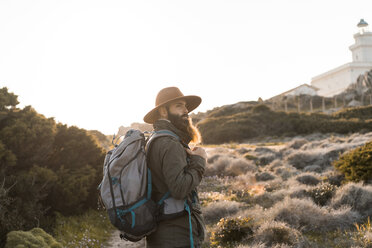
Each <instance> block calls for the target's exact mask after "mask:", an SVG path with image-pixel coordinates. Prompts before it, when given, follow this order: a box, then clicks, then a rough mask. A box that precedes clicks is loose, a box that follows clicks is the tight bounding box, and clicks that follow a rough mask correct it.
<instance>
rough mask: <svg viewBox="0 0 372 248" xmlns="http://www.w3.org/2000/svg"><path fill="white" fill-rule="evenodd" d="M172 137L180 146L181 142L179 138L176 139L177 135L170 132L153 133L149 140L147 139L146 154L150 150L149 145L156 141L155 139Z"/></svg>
mask: <svg viewBox="0 0 372 248" xmlns="http://www.w3.org/2000/svg"><path fill="white" fill-rule="evenodd" d="M166 136H168V137H174V138H176V139H177V140H178V141H179V142H181V144H182V141H181V139H180V137H178V135H177V134H175V133H174V132H172V131H169V130H159V131H154V132H153V134H152V135H151V136H150V138H149V139H148V141H147V143H146V152H147V151H149V150H150V145H151V143H152V142H153V141H154V140H156V139H157V138H160V137H166Z"/></svg>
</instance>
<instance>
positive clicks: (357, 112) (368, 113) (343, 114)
mask: <svg viewBox="0 0 372 248" xmlns="http://www.w3.org/2000/svg"><path fill="white" fill-rule="evenodd" d="M333 115H334V116H335V117H337V118H345V119H350V118H358V119H372V106H363V107H356V108H346V109H343V110H340V111H339V112H336V113H334V114H333Z"/></svg>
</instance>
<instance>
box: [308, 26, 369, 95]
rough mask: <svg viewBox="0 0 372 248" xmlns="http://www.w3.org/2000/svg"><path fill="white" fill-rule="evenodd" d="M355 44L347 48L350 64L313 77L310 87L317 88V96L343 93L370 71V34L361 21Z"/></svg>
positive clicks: (355, 35)
mask: <svg viewBox="0 0 372 248" xmlns="http://www.w3.org/2000/svg"><path fill="white" fill-rule="evenodd" d="M357 27H358V33H356V34H354V39H355V43H354V44H353V45H351V46H350V47H349V49H350V51H351V53H352V62H351V63H347V64H344V65H342V66H339V67H337V68H335V69H333V70H330V71H328V72H325V73H322V74H320V75H318V76H315V77H313V78H312V80H311V85H312V86H314V87H316V88H318V89H319V90H318V92H317V93H318V95H320V96H326V97H331V96H333V95H336V94H339V93H341V92H342V91H344V90H345V89H346V88H347V87H348V86H349V85H350V84H351V83H355V82H356V80H357V78H358V76H359V75H361V74H363V73H364V72H366V71H368V70H371V69H372V32H370V31H369V27H368V23H367V22H366V21H364V20H363V19H361V20H360V22H359V23H358V25H357Z"/></svg>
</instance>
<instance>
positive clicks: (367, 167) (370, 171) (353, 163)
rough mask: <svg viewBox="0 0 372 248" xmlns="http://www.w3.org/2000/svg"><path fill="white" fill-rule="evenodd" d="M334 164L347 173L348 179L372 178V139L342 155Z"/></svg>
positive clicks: (343, 172)
mask: <svg viewBox="0 0 372 248" xmlns="http://www.w3.org/2000/svg"><path fill="white" fill-rule="evenodd" d="M333 165H334V167H335V168H336V169H337V170H338V171H340V172H341V173H342V174H344V175H345V180H346V181H354V182H358V181H364V182H368V181H370V180H372V141H370V142H368V143H366V144H365V145H364V146H362V147H358V148H356V149H354V150H351V151H349V152H347V153H346V154H344V155H342V156H341V157H340V158H339V160H336V161H334V162H333Z"/></svg>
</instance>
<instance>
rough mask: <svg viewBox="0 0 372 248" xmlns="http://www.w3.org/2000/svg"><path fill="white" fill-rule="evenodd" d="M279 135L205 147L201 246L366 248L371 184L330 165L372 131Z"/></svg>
mask: <svg viewBox="0 0 372 248" xmlns="http://www.w3.org/2000/svg"><path fill="white" fill-rule="evenodd" d="M283 140H285V141H284V142H283V141H281V142H280V143H279V145H277V146H273V145H270V146H252V145H244V144H240V145H239V146H236V147H226V146H222V147H217V146H213V147H207V148H206V149H207V154H208V164H207V167H206V174H207V175H208V177H206V178H205V179H204V180H203V181H202V183H201V185H200V189H199V190H200V198H201V200H202V206H203V213H204V217H205V219H206V222H207V229H208V239H207V242H206V244H205V245H204V247H261V248H266V247H327V248H329V247H331V248H332V247H334V248H336V247H340V248H341V247H371V242H372V241H371V237H372V236H371V226H370V221H369V218H370V216H371V215H372V211H371V210H370V209H371V208H370V206H372V188H371V187H372V185H370V184H368V182H370V181H368V180H367V181H364V184H363V182H359V183H355V182H349V181H348V180H345V179H346V176H345V175H344V174H343V173H341V172H340V171H338V170H335V167H334V166H333V164H335V163H338V162H339V161H342V160H343V158H344V156H345V155H346V154H348V153H350V152H351V153H353V152H354V151H355V150H358V151H360V149H362V148H363V147H365V146H366V144H369V142H370V141H371V140H372V132H369V133H361V134H358V133H354V134H351V135H340V134H339V135H336V134H334V135H328V134H320V133H317V134H311V135H306V136H299V137H295V138H293V139H283ZM247 154H249V156H247ZM252 158H253V159H252ZM242 159H243V160H246V163H243V162H241V161H242ZM237 161H239V162H237ZM260 161H261V162H260ZM233 168H234V169H233ZM368 179H371V176H369V177H368Z"/></svg>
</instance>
